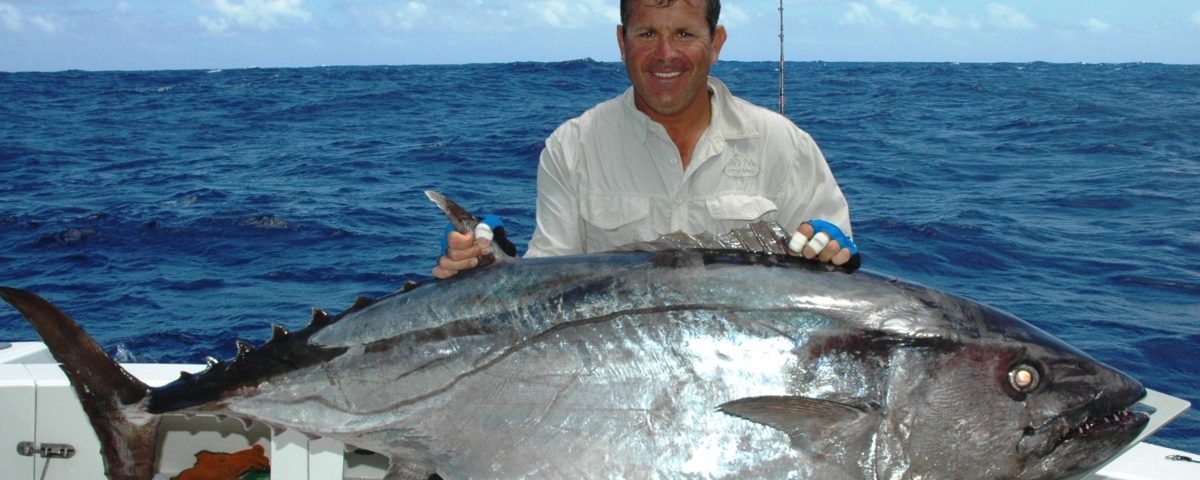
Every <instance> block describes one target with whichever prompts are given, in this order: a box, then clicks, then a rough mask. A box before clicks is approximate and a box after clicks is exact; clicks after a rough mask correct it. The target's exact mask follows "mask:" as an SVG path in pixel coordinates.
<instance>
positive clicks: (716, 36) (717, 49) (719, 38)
mask: <svg viewBox="0 0 1200 480" xmlns="http://www.w3.org/2000/svg"><path fill="white" fill-rule="evenodd" d="M727 35H728V34H726V33H725V26H724V25H717V31H716V32H713V42H712V50H713V54H712V63H713V64H714V65H715V64H716V63H717V59H718V58H720V57H721V47H723V46H725V39H726V38H727Z"/></svg>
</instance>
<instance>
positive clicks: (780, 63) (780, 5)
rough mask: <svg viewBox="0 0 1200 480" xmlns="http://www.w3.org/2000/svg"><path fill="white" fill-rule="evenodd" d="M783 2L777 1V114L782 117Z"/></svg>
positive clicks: (781, 0)
mask: <svg viewBox="0 0 1200 480" xmlns="http://www.w3.org/2000/svg"><path fill="white" fill-rule="evenodd" d="M783 69H784V65H783V0H779V114H780V115H783V106H784V104H785V103H786V99H785V98H784V96H783Z"/></svg>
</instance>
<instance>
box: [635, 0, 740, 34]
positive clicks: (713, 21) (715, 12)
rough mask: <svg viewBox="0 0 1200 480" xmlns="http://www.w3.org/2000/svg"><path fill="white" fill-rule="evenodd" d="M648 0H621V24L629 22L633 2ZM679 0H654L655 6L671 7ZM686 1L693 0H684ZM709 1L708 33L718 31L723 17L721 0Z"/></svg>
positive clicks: (705, 15) (707, 0) (707, 13)
mask: <svg viewBox="0 0 1200 480" xmlns="http://www.w3.org/2000/svg"><path fill="white" fill-rule="evenodd" d="M644 1H646V0H621V25H622V27H623V26H624V25H625V24H627V23H629V12H631V11H633V2H644ZM677 1H679V0H654V6H655V7H669V6H671V5H672V4H674V3H675V2H677ZM683 1H685V2H688V1H691V0H683ZM705 1H706V2H708V9H707V11H706V12H705V14H704V19H705V20H707V21H708V33H709V34H710V35H711V34H714V33H717V19H719V18H720V17H721V0H705Z"/></svg>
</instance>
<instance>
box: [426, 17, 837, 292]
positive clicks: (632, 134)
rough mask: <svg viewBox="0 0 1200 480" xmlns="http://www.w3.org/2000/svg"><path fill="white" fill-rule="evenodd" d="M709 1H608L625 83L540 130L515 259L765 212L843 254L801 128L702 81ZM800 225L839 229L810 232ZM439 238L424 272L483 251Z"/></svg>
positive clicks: (828, 257)
mask: <svg viewBox="0 0 1200 480" xmlns="http://www.w3.org/2000/svg"><path fill="white" fill-rule="evenodd" d="M720 9H721V6H720V1H719V0H707V1H705V0H621V25H619V26H618V27H617V45H618V46H619V47H620V50H621V59H622V61H624V62H625V69H626V71H627V72H628V74H629V79H630V82H631V83H632V86H631V88H630V89H629V90H627V91H626V92H625V93H624V94H623V95H621V96H619V97H617V98H614V99H611V100H609V101H606V102H604V103H601V104H600V105H597V106H596V107H594V108H592V109H591V110H588V111H587V112H585V113H584V114H583V115H581V116H579V117H577V118H575V119H572V120H570V121H568V122H566V123H564V124H563V125H561V126H560V127H559V128H558V129H557V130H555V132H554V133H553V134H551V136H550V138H548V139H547V140H546V147H545V149H544V150H543V151H542V155H541V160H540V164H539V166H538V176H537V177H538V178H537V185H538V199H537V230H536V231H535V232H534V234H533V238H532V239H531V240H530V242H529V250H528V252H527V253H526V256H529V257H537V256H550V255H568V254H576V253H587V252H597V251H605V250H609V249H612V248H614V247H618V246H621V245H625V244H629V243H632V242H635V241H640V240H653V239H654V238H657V237H658V236H659V235H663V234H666V233H671V232H674V231H685V232H691V233H698V232H701V231H708V232H717V233H719V232H726V231H729V230H731V229H733V228H737V227H744V226H745V225H746V224H747V223H750V222H754V221H759V220H775V221H778V222H779V223H780V224H782V225H783V226H784V227H786V228H794V229H796V230H797V232H798V235H797V236H796V237H794V239H793V242H792V243H791V244H790V248H791V249H792V250H793V251H796V252H797V253H800V254H803V255H804V256H805V257H807V258H817V259H820V260H821V261H823V262H831V263H834V264H836V265H842V264H845V263H847V262H848V261H850V260H851V257H852V255H853V247H852V246H850V245H842V244H841V242H839V241H837V240H832V241H828V239H829V238H830V236H831V235H832V237H833V238H835V239H836V238H838V233H840V234H844V235H845V236H844V237H842V238H848V237H849V235H850V233H851V232H850V215H849V208H848V206H847V205H846V200H845V197H844V196H843V195H842V192H841V189H840V188H838V185H837V182H836V181H835V180H834V178H833V174H832V173H831V172H830V171H829V166H828V165H827V164H826V162H825V158H824V156H822V154H821V152H820V150H819V149H818V148H817V146H816V144H815V143H814V142H813V140H812V138H811V137H809V136H808V134H807V133H805V132H803V131H801V130H800V129H799V128H797V127H796V126H795V125H794V124H792V123H791V122H790V121H789V120H787V119H786V118H784V117H782V116H781V115H778V114H776V113H774V112H771V111H769V110H766V109H763V108H760V107H756V106H753V105H751V104H750V103H748V102H745V101H743V100H740V99H738V98H736V97H733V95H732V94H730V92H729V89H728V88H726V87H725V85H724V84H723V83H721V82H720V81H719V80H717V79H715V78H709V76H708V74H709V69H710V68H711V67H712V65H713V64H714V63H716V61H717V58H718V57H719V54H720V52H721V47H722V46H723V45H724V44H725V39H726V32H725V27H723V26H720V25H717V18H718V17H719V15H720ZM817 219H821V220H822V221H821V222H811V223H810V221H813V220H817ZM802 222H803V223H802ZM813 223H815V224H817V225H819V226H825V227H826V229H832V230H840V232H836V233H833V232H831V235H814V228H813ZM830 225H832V226H833V227H832V228H831V227H829V226H830ZM814 237H815V238H814ZM447 241H448V242H447V244H448V248H447V251H446V254H445V255H444V256H442V257H441V258H440V259H439V261H438V266H437V267H436V268H434V270H433V275H434V276H435V277H437V278H447V277H450V276H453V275H454V274H456V273H458V272H459V271H462V270H466V269H469V268H473V267H474V266H475V265H476V264H477V263H478V257H479V256H480V255H482V254H483V253H485V252H487V251H489V249H490V248H491V244H490V242H489V241H488V240H485V239H481V240H480V241H478V242H476V241H475V238H474V235H473V234H466V235H463V234H459V233H457V232H455V233H451V234H450V235H449V237H448V239H447Z"/></svg>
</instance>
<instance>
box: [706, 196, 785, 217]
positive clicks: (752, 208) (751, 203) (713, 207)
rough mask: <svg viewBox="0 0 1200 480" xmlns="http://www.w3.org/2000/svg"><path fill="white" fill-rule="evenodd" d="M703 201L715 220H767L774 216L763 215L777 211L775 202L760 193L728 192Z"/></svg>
mask: <svg viewBox="0 0 1200 480" xmlns="http://www.w3.org/2000/svg"><path fill="white" fill-rule="evenodd" d="M704 203H705V206H706V207H708V214H709V216H711V217H712V218H713V219H714V220H717V221H740V222H743V223H749V222H754V221H757V220H763V221H768V220H774V218H764V216H766V215H767V214H770V213H773V212H778V211H779V207H778V206H776V205H775V202H772V201H771V200H770V199H768V198H767V197H764V196H762V195H739V194H728V195H721V196H719V197H714V198H710V199H708V200H705V202H704Z"/></svg>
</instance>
